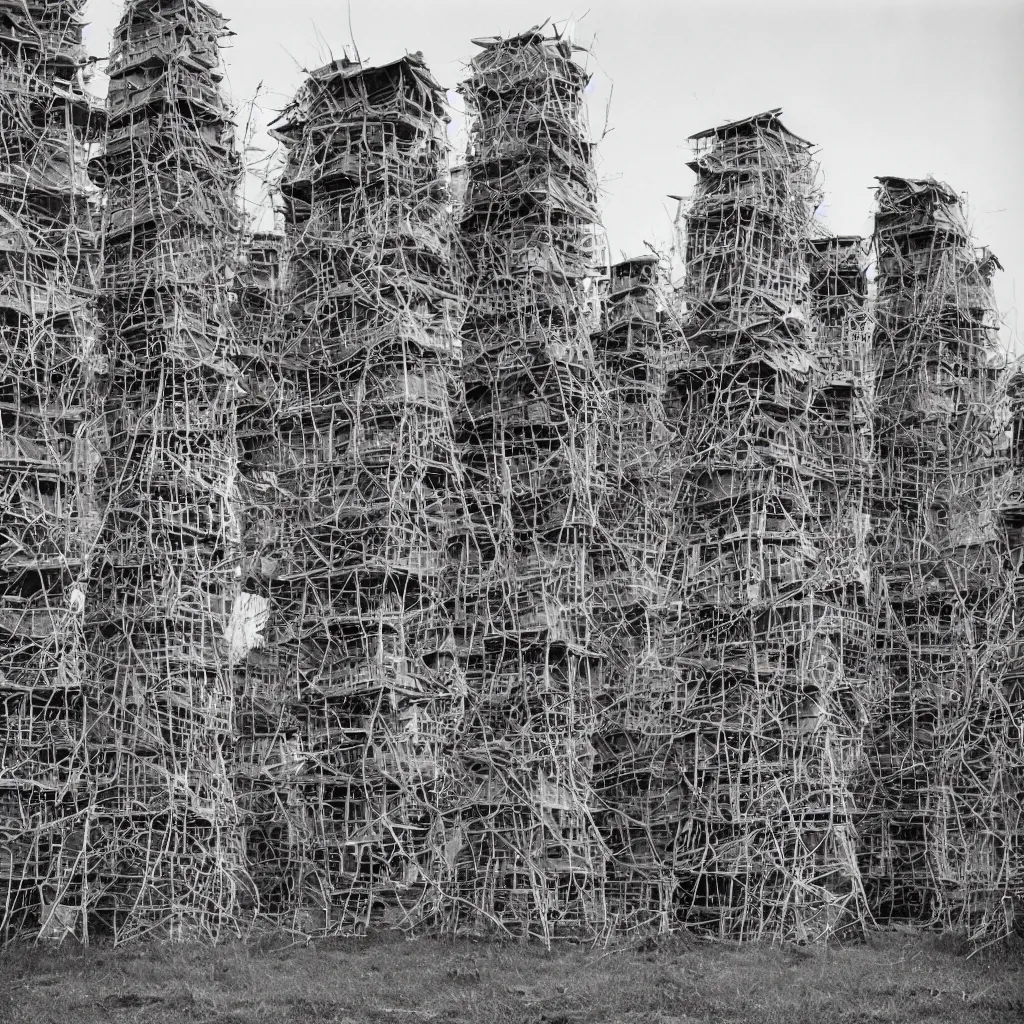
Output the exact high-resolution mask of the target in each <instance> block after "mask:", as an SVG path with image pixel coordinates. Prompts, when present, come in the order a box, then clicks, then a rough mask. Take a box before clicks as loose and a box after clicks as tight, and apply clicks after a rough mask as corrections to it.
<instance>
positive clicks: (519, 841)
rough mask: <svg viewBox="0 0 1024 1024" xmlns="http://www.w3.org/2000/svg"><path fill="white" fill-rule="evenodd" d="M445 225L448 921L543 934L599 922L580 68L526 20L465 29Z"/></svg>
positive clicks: (588, 191) (592, 392) (589, 231)
mask: <svg viewBox="0 0 1024 1024" xmlns="http://www.w3.org/2000/svg"><path fill="white" fill-rule="evenodd" d="M475 42H476V44H477V45H478V46H480V48H481V52H480V53H478V54H477V55H476V57H474V58H473V60H472V62H471V64H470V71H471V74H470V78H469V80H468V81H466V82H465V83H463V85H462V87H461V91H462V93H463V95H464V96H465V98H466V105H467V111H468V114H469V117H470V119H471V120H470V123H471V129H470V146H469V153H468V157H467V170H468V184H467V191H466V196H465V201H464V205H463V209H462V240H463V245H464V247H465V249H466V256H467V267H468V274H469V283H468V293H469V309H468V317H467V321H466V327H465V331H464V333H463V339H464V341H463V345H464V354H465V372H464V379H465V385H466V401H467V420H466V423H465V429H464V436H463V439H462V440H463V444H462V452H463V460H464V465H465V469H466V490H467V496H468V501H469V507H470V512H471V516H472V523H471V525H470V528H469V529H468V531H467V533H466V536H465V543H464V546H463V551H462V562H461V567H460V574H461V575H460V594H461V596H460V609H459V612H460V619H461V621H462V622H464V624H465V636H464V638H463V642H462V654H463V658H464V663H465V665H466V673H467V683H468V691H469V693H468V696H467V709H466V718H465V723H464V727H463V733H462V735H461V738H460V743H459V754H460V759H461V764H462V767H463V770H464V773H465V774H464V776H463V778H462V779H461V781H460V786H461V789H462V795H461V808H462V809H461V812H460V814H459V816H458V818H457V819H456V818H454V817H450V818H449V819H448V833H447V834H448V835H449V837H450V839H449V842H450V846H451V849H453V850H454V851H457V852H456V853H455V862H456V865H455V872H454V878H453V881H452V888H451V890H450V894H451V897H452V904H451V906H452V913H453V915H454V917H455V919H456V920H462V919H466V918H469V919H472V920H474V921H476V923H477V924H479V925H494V926H497V927H499V928H501V929H504V930H507V931H510V932H516V933H519V934H527V933H528V934H531V935H537V936H540V937H542V938H543V939H545V940H548V939H550V938H551V937H553V936H555V935H558V934H561V933H564V932H566V931H572V932H589V931H593V930H595V929H597V928H599V927H600V926H601V925H602V923H603V922H604V920H605V914H604V909H603V905H602V900H603V872H604V852H603V849H602V845H601V842H600V836H599V834H598V831H597V829H596V827H595V824H594V821H593V818H592V813H591V806H590V804H591V776H592V769H593V760H594V750H593V745H592V739H591V738H592V736H593V734H594V731H595V724H596V716H597V704H596V697H597V692H598V691H599V689H600V688H601V686H602V675H601V659H600V657H599V655H600V652H599V651H598V650H597V649H595V646H594V645H595V641H596V640H597V639H598V635H599V634H598V630H597V628H596V621H595V614H594V609H593V582H592V581H593V576H592V564H591V563H592V551H593V538H594V533H595V528H596V508H595V506H596V502H597V497H596V496H597V495H599V494H600V493H601V492H602V489H603V482H602V480H601V478H600V475H599V473H598V471H597V467H596V443H597V435H596V431H595V422H596V419H597V410H598V399H599V394H598V390H597V387H596V385H595V380H594V359H593V354H592V345H591V341H590V333H591V329H592V308H593V305H594V303H593V301H592V297H591V296H592V294H593V292H592V291H591V290H588V281H589V278H590V276H591V274H592V270H591V264H592V259H593V241H594V237H595V232H594V226H595V224H596V221H597V213H596V183H595V176H594V170H593V163H592V154H591V145H590V142H589V141H588V139H587V131H586V125H585V117H584V95H583V92H584V88H585V86H586V83H587V81H588V75H587V73H586V72H585V71H584V70H583V68H581V67H580V66H579V65H578V64H577V63H576V62H575V61H574V60H573V49H574V48H573V46H572V45H571V44H570V42H569V41H568V40H566V39H562V38H558V37H557V36H552V35H550V34H548V35H545V32H544V31H543V30H541V29H531V30H530V31H528V32H525V33H523V34H522V35H518V36H513V37H510V38H507V39H501V38H489V39H480V40H476V41H475Z"/></svg>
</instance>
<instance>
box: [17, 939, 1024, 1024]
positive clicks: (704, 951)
mask: <svg viewBox="0 0 1024 1024" xmlns="http://www.w3.org/2000/svg"><path fill="white" fill-rule="evenodd" d="M967 952H968V950H966V949H963V948H961V947H959V946H958V944H957V943H956V942H955V941H954V940H951V939H935V938H931V937H920V936H913V935H907V934H900V933H887V934H881V935H876V936H874V937H873V938H872V939H871V940H870V941H869V942H867V943H864V944H855V945H848V946H843V947H836V946H829V947H823V948H821V949H813V950H812V949H798V948H792V947H790V948H779V947H767V946H744V947H736V946H722V945H709V944H704V943H698V942H695V941H688V940H683V939H672V940H669V941H666V942H664V943H658V944H655V943H652V942H646V943H633V944H631V945H627V944H623V945H620V946H616V947H613V948H610V949H594V948H590V947H584V946H575V945H566V946H562V947H559V948H556V949H555V950H554V951H553V952H550V953H549V952H546V951H545V950H543V949H541V948H539V947H534V946H521V945H498V944H494V945H487V944H484V943H472V942H468V941H467V942H440V941H436V942H435V941H429V940H419V941H411V942H410V941H406V940H405V939H403V938H401V937H397V936H393V935H381V936H375V937H371V938H368V939H361V940H356V939H353V940H337V941H327V942H318V943H315V944H314V943H310V944H309V945H308V946H306V945H303V946H291V947H282V945H281V943H280V942H278V943H276V944H275V943H274V942H271V941H269V940H267V941H263V942H259V943H256V944H250V945H248V946H243V945H241V944H238V945H225V946H221V947H219V948H216V949H209V948H203V947H198V946H189V945H184V946H182V945H171V944H167V943H155V942H154V943H150V944H146V945H140V946H137V947H133V948H128V949H118V950H115V949H113V948H110V947H104V946H102V945H97V946H92V947H90V948H88V949H81V948H70V947H63V948H60V949H55V950H49V949H44V948H39V947H20V948H18V947H16V948H13V949H8V950H6V951H3V952H0V1022H3V1024H135V1022H140V1024H142V1022H144V1024H170V1022H177V1021H195V1022H202V1024H257V1022H259V1024H263V1022H268V1024H313V1022H321V1021H322V1022H332V1024H414V1022H432V1021H437V1022H443V1024H583V1022H587V1024H598V1022H600V1024H620V1022H621V1024H680V1022H682V1021H685V1022H687V1024H691V1022H697V1021H707V1022H714V1024H741V1022H742V1024H755V1022H757V1024H768V1022H772V1024H833V1022H848V1024H854V1022H856V1024H862V1022H868V1021H891V1022H894V1024H895V1022H899V1024H905V1022H912V1021H943V1022H945V1021H952V1022H957V1024H960V1022H962V1024H988V1022H991V1024H995V1022H999V1024H1002V1022H1004V1021H1005V1022H1011V1021H1012V1022H1014V1024H1020V1022H1021V1021H1024V943H1022V942H1020V941H1019V940H1013V941H1010V942H1006V943H1002V944H999V945H997V946H994V947H991V948H990V949H987V950H983V951H981V952H980V953H977V954H976V955H974V956H973V957H970V958H968V957H967Z"/></svg>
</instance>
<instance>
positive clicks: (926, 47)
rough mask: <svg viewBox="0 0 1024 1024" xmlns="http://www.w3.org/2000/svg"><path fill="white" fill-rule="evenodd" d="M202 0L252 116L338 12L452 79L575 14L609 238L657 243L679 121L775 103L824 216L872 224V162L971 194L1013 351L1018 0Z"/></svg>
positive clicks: (375, 42)
mask: <svg viewBox="0 0 1024 1024" xmlns="http://www.w3.org/2000/svg"><path fill="white" fill-rule="evenodd" d="M212 2H213V4H214V6H219V8H220V10H222V11H223V13H224V14H225V15H227V16H228V17H229V18H231V19H232V28H233V29H234V31H235V32H236V33H237V35H236V37H235V38H234V39H233V40H232V41H231V42H232V46H231V48H230V49H229V50H228V51H227V52H226V54H225V56H226V59H227V63H228V75H229V81H230V87H231V92H232V96H233V98H234V100H235V102H236V103H238V104H239V105H244V104H245V103H246V101H247V100H248V99H250V98H251V97H252V96H253V95H254V94H255V93H256V90H257V86H258V85H259V83H260V82H262V83H263V86H264V90H265V91H264V92H263V93H262V94H261V98H260V106H261V107H262V108H263V109H264V110H265V111H266V116H265V117H264V118H263V120H264V121H266V120H270V119H272V116H273V113H272V112H273V110H274V108H280V107H281V106H282V105H283V104H284V102H286V100H287V98H288V97H289V96H290V95H291V93H292V92H294V90H295V88H296V87H297V86H298V85H299V84H300V82H301V81H302V78H303V70H302V69H303V68H306V69H312V68H314V67H317V66H318V65H320V64H322V63H325V62H326V61H327V60H329V59H330V58H331V55H332V52H333V55H334V56H336V57H338V56H341V54H342V50H343V48H344V47H345V46H346V45H348V44H349V39H350V36H349V27H348V24H349V14H350V13H351V22H352V29H353V31H354V33H355V39H356V43H357V44H358V46H359V52H360V55H361V57H362V59H363V60H364V61H365V62H368V63H378V62H383V61H387V60H389V59H392V58H394V57H396V56H400V55H401V54H402V53H404V52H406V51H407V50H408V51H415V50H422V51H423V53H424V55H425V57H426V59H427V62H428V63H429V65H430V66H431V68H432V70H433V72H434V74H435V76H436V77H437V79H438V81H440V82H441V83H442V84H444V85H446V86H448V87H450V88H452V87H454V86H455V85H456V84H457V83H458V82H459V81H460V80H461V79H462V78H463V77H464V65H465V62H466V61H467V60H468V58H469V57H470V56H472V54H473V52H474V50H475V48H474V47H473V45H472V44H471V43H470V39H471V38H472V37H474V36H485V35H495V34H508V33H512V32H519V31H522V30H524V29H526V28H529V27H530V26H531V25H533V24H537V23H539V22H541V21H543V20H544V19H546V18H547V17H549V16H551V17H554V18H555V19H557V20H558V21H560V22H561V21H564V20H565V19H569V18H574V19H575V20H576V38H577V40H578V41H579V42H583V43H591V42H593V51H594V56H593V57H592V58H591V59H590V61H589V62H588V63H589V66H590V68H591V69H592V70H593V72H594V74H595V78H594V81H593V83H592V85H591V89H590V98H591V120H592V126H593V131H594V134H595V137H596V138H599V137H600V136H601V134H602V133H603V132H604V130H605V123H606V121H607V127H608V129H610V130H609V132H608V134H607V135H606V137H605V138H604V140H603V142H602V144H601V146H600V151H599V153H600V171H601V175H602V181H603V185H604V190H605V196H604V207H603V218H604V224H605V227H606V229H607V232H608V235H609V239H610V243H611V249H612V253H613V255H615V256H617V255H618V254H619V253H620V252H625V253H626V254H630V255H631V254H634V253H636V252H639V251H642V246H643V242H644V240H647V239H649V240H651V241H653V242H655V243H657V244H660V245H663V246H664V245H666V244H667V243H668V240H669V238H670V236H671V216H672V213H673V212H674V207H675V204H674V202H673V201H672V200H669V199H667V198H666V194H668V193H675V194H686V193H688V192H689V190H690V188H691V186H692V181H693V177H692V175H691V173H690V171H689V170H688V169H687V168H686V166H685V164H686V161H687V160H688V159H689V148H688V144H687V141H686V139H687V136H689V135H691V134H693V133H694V132H696V131H699V130H701V129H703V128H707V127H711V126H712V125H715V124H718V123H720V122H722V121H725V120H730V119H734V118H740V117H744V116H746V115H747V114H752V113H756V112H757V111H760V110H764V109H767V108H769V107H782V108H783V109H784V117H785V121H786V124H787V125H788V127H789V128H791V129H792V130H793V131H795V132H796V133H797V134H798V135H802V136H804V137H805V138H808V139H811V140H812V141H813V142H815V143H816V144H817V146H818V148H819V159H820V161H821V164H822V168H823V174H824V182H825V188H826V203H827V209H826V211H825V212H826V218H827V223H828V225H829V227H830V228H831V229H832V230H833V231H836V232H839V233H849V234H854V233H856V234H867V233H869V232H870V228H871V220H870V214H871V206H872V194H871V189H872V187H873V185H874V176H875V175H877V174H899V175H906V176H908V177H923V176H925V175H928V174H934V175H935V176H936V177H938V178H940V179H942V180H945V181H948V182H949V184H950V185H952V186H953V187H954V188H955V189H958V190H959V191H961V192H963V193H965V194H966V195H967V198H968V202H969V209H970V211H971V214H972V219H973V223H974V229H975V233H976V236H977V242H978V244H985V245H989V246H991V248H992V249H993V251H994V252H995V253H996V254H997V255H998V256H999V258H1000V260H1001V261H1002V263H1003V265H1004V266H1005V267H1006V271H1005V272H1004V273H1003V274H1000V275H998V276H997V279H996V293H997V296H998V299H999V304H1000V308H1001V310H1002V312H1003V314H1004V316H1005V318H1006V321H1007V325H1008V329H1007V331H1006V334H1005V340H1006V341H1007V342H1008V343H1010V344H1011V345H1013V346H1014V347H1015V348H1016V349H1017V350H1018V351H1020V352H1024V347H1022V346H1021V343H1020V340H1019V337H1018V331H1017V324H1018V312H1017V311H1018V308H1019V306H1020V305H1021V304H1024V277H1022V276H1021V270H1022V267H1024V201H1022V198H1021V193H1022V191H1024V180H1022V175H1021V169H1022V167H1024V126H1022V110H1024V58H1021V56H1020V54H1021V52H1022V51H1024V2H1022V0H577V2H578V3H579V6H578V7H577V8H575V9H573V8H572V7H569V6H563V7H557V6H552V4H554V3H564V4H568V3H569V2H570V0H351V3H350V4H349V0H220V3H219V4H218V3H217V0H212ZM349 8H350V9H349ZM120 9H121V4H120V3H119V2H117V0H92V2H91V3H90V5H89V7H88V8H87V16H88V17H89V18H90V19H91V21H92V23H93V24H92V27H91V29H90V31H89V33H88V35H87V43H88V45H89V47H90V50H91V52H93V53H95V54H104V53H105V52H106V51H107V48H108V42H109V36H110V31H111V29H112V28H113V26H114V24H115V23H116V21H117V18H118V15H119V12H120ZM247 113H248V112H247V109H243V110H242V112H241V115H240V119H242V120H245V118H246V116H247ZM1018 281H1019V282H1020V288H1019V289H1018V287H1017V282H1018ZM1018 290H1019V293H1020V294H1019V295H1018Z"/></svg>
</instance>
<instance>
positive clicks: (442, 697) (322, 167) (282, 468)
mask: <svg viewBox="0 0 1024 1024" xmlns="http://www.w3.org/2000/svg"><path fill="white" fill-rule="evenodd" d="M446 127H447V116H446V113H445V104H444V90H443V89H442V88H441V87H440V86H439V85H438V84H437V82H435V81H434V79H433V78H432V77H431V74H430V72H429V70H428V69H427V67H426V65H425V64H424V62H423V59H422V57H421V55H418V54H414V55H411V56H406V57H403V58H401V59H400V60H397V61H394V62H393V63H391V64H387V65H384V66H381V67H363V66H361V65H359V64H354V63H351V62H350V61H348V60H347V59H344V60H340V61H335V62H334V63H332V64H329V65H327V66H326V67H323V68H321V69H319V70H318V71H315V72H313V74H312V75H311V76H310V78H309V79H308V81H307V82H306V84H305V85H304V86H303V87H302V89H301V90H300V91H299V93H298V95H297V96H296V98H295V100H294V101H293V102H292V103H291V104H290V105H289V107H288V108H287V109H286V110H285V112H284V114H283V115H282V117H281V119H279V121H278V122H277V127H276V134H277V136H278V138H280V139H281V140H282V141H283V142H284V143H285V145H286V146H287V147H288V156H287V165H286V168H285V171H284V175H283V180H282V182H281V191H282V194H283V198H284V213H285V222H286V227H287V246H288V250H289V254H290V259H289V263H288V270H287V274H288V280H289V293H288V300H287V309H286V311H285V331H284V336H283V339H282V341H281V352H280V356H279V358H278V360H277V373H278V382H277V387H278V389H279V396H278V399H277V412H276V416H277V421H276V429H277V434H278V451H277V457H276V462H275V466H274V470H273V480H272V483H273V493H272V499H273V503H274V511H273V514H272V519H273V522H272V524H271V526H272V528H270V529H268V530H267V531H266V532H265V533H264V534H262V535H261V536H260V538H259V540H258V547H257V548H256V550H255V551H254V555H258V556H259V558H260V563H261V566H262V568H261V570H260V571H261V572H262V573H263V575H264V576H265V578H266V593H267V596H268V597H269V599H270V602H271V607H270V620H269V625H268V628H267V633H266V646H265V649H264V651H263V654H262V656H261V659H260V664H261V665H263V666H264V671H266V672H269V673H271V677H270V678H269V680H265V681H264V683H259V685H260V686H263V687H264V689H265V692H266V693H267V694H268V695H272V694H273V693H274V692H275V688H276V694H277V702H276V711H275V710H274V709H273V708H272V707H270V706H265V708H264V710H263V712H262V713H261V714H260V715H257V716H254V719H253V728H255V729H256V730H257V734H258V738H259V739H260V743H258V744H256V746H255V749H260V748H261V747H262V748H263V749H265V750H268V751H270V752H272V754H268V762H269V763H270V764H272V765H276V767H274V768H273V773H275V774H276V781H274V780H273V779H272V780H270V781H271V782H272V783H273V784H270V785H268V784H267V783H266V781H265V782H264V783H263V784H262V788H263V790H264V792H263V794H262V796H261V797H260V799H259V800H258V801H256V802H254V804H253V807H254V809H256V810H258V812H259V820H258V821H257V822H256V824H257V825H258V829H257V831H256V832H255V846H253V843H252V841H251V847H252V848H254V849H256V850H257V851H258V853H259V857H260V859H261V861H262V862H263V863H262V864H261V866H260V869H259V873H260V875H261V877H264V878H266V880H267V881H268V882H270V883H273V886H274V887H273V889H272V891H269V892H266V893H265V894H264V896H265V899H266V900H267V905H268V909H269V910H270V911H271V912H273V913H278V914H279V915H281V916H282V918H283V919H284V920H287V921H288V922H290V923H292V924H293V925H294V926H295V927H300V928H303V929H306V930H311V931H334V930H339V929H340V930H345V931H351V930H353V929H355V928H360V927H364V926H366V925H369V924H371V923H380V922H388V923H392V924H400V925H411V924H414V923H415V922H416V921H418V920H419V919H421V918H422V917H423V916H424V915H425V914H427V913H430V912H432V911H431V908H432V905H433V902H434V900H435V898H436V888H435V886H434V885H433V884H432V882H433V880H434V879H435V878H436V876H437V874H438V872H440V871H441V870H442V865H443V862H444V850H443V848H442V847H441V846H439V844H438V842H437V836H438V834H439V829H440V826H439V825H438V820H439V819H438V804H439V802H440V801H442V800H444V799H449V798H450V796H449V794H448V793H447V785H448V784H447V782H446V780H447V778H448V775H449V768H448V763H447V757H448V751H449V750H450V748H451V746H452V738H451V737H452V732H453V730H454V726H455V715H456V708H457V704H458V701H459V700H460V699H461V691H462V686H461V684H460V682H459V674H458V672H457V668H456V664H455V658H454V645H453V639H452V614H453V609H452V600H453V593H452V587H451V581H450V579H449V576H450V574H449V573H448V572H447V569H446V566H447V564H448V554H447V552H448V546H449V541H450V537H451V535H452V534H453V531H455V530H456V529H457V525H458V521H459V515H458V507H459V502H458V499H457V494H458V487H457V459H456V453H455V445H454V428H453V424H452V413H451V406H452V403H453V399H454V395H455V387H456V370H455V362H454V361H455V357H456V354H457V345H456V331H455V328H454V326H453V319H454V315H455V312H456V308H455V298H456V296H455V293H454V291H453V283H452V282H453V280H454V275H453V264H452V253H451V247H452V232H453V227H452V220H451V213H450V208H449V202H450V197H449V188H448V181H447V152H448V143H447V134H446ZM252 838H253V837H251V840H252Z"/></svg>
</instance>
